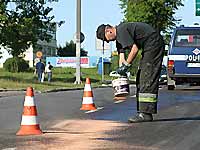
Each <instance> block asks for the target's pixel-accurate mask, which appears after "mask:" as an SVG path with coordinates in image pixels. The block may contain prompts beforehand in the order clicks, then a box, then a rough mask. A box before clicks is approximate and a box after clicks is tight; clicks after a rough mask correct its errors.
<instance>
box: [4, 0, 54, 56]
mask: <svg viewBox="0 0 200 150" xmlns="http://www.w3.org/2000/svg"><path fill="white" fill-rule="evenodd" d="M52 1H55V0H51V1H50V2H52ZM13 3H14V6H13V7H14V8H12V9H10V8H8V6H10V5H12V4H13ZM45 3H46V1H44V0H17V1H15V2H14V1H12V2H10V0H4V2H1V3H0V33H1V36H0V45H2V46H5V47H7V48H10V50H9V52H10V54H12V55H13V56H18V55H19V54H21V53H22V52H24V51H26V50H27V48H29V47H30V45H33V46H35V45H36V43H37V41H38V39H41V40H46V41H49V40H50V39H51V38H52V37H51V35H50V34H48V32H47V31H49V30H50V31H51V30H53V29H55V28H54V27H55V25H56V24H55V23H50V22H51V21H52V20H53V18H54V16H51V15H49V13H50V12H51V11H52V8H50V7H48V6H47V5H46V4H45Z"/></svg>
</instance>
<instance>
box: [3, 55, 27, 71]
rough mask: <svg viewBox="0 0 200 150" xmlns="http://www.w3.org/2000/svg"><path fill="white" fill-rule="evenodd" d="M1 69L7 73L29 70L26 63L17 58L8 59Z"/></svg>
mask: <svg viewBox="0 0 200 150" xmlns="http://www.w3.org/2000/svg"><path fill="white" fill-rule="evenodd" d="M3 67H4V69H5V70H6V71H9V72H25V71H27V70H28V69H29V65H28V63H27V62H26V61H25V60H24V59H22V58H18V57H13V58H8V59H7V60H6V62H5V63H4V65H3Z"/></svg>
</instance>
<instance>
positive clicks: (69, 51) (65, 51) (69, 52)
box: [57, 41, 88, 57]
mask: <svg viewBox="0 0 200 150" xmlns="http://www.w3.org/2000/svg"><path fill="white" fill-rule="evenodd" d="M87 54H88V52H87V51H85V50H84V49H83V48H81V56H87ZM57 55H58V56H60V57H75V56H76V44H75V43H74V42H73V41H70V42H69V43H68V42H66V45H65V46H64V47H61V46H59V47H58V50H57Z"/></svg>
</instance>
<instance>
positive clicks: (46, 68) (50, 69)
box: [45, 62, 53, 82]
mask: <svg viewBox="0 0 200 150" xmlns="http://www.w3.org/2000/svg"><path fill="white" fill-rule="evenodd" d="M52 68H53V66H52V65H51V63H50V62H48V63H47V65H46V67H45V73H47V77H48V82H51V79H52Z"/></svg>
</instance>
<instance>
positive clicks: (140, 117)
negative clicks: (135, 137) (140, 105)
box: [128, 113, 153, 123]
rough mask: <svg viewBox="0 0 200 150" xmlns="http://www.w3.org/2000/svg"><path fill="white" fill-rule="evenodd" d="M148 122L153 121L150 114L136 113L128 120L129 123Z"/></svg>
mask: <svg viewBox="0 0 200 150" xmlns="http://www.w3.org/2000/svg"><path fill="white" fill-rule="evenodd" d="M150 121H153V116H152V114H150V113H138V114H137V115H135V116H134V117H131V118H129V119H128V122H129V123H137V122H150Z"/></svg>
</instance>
